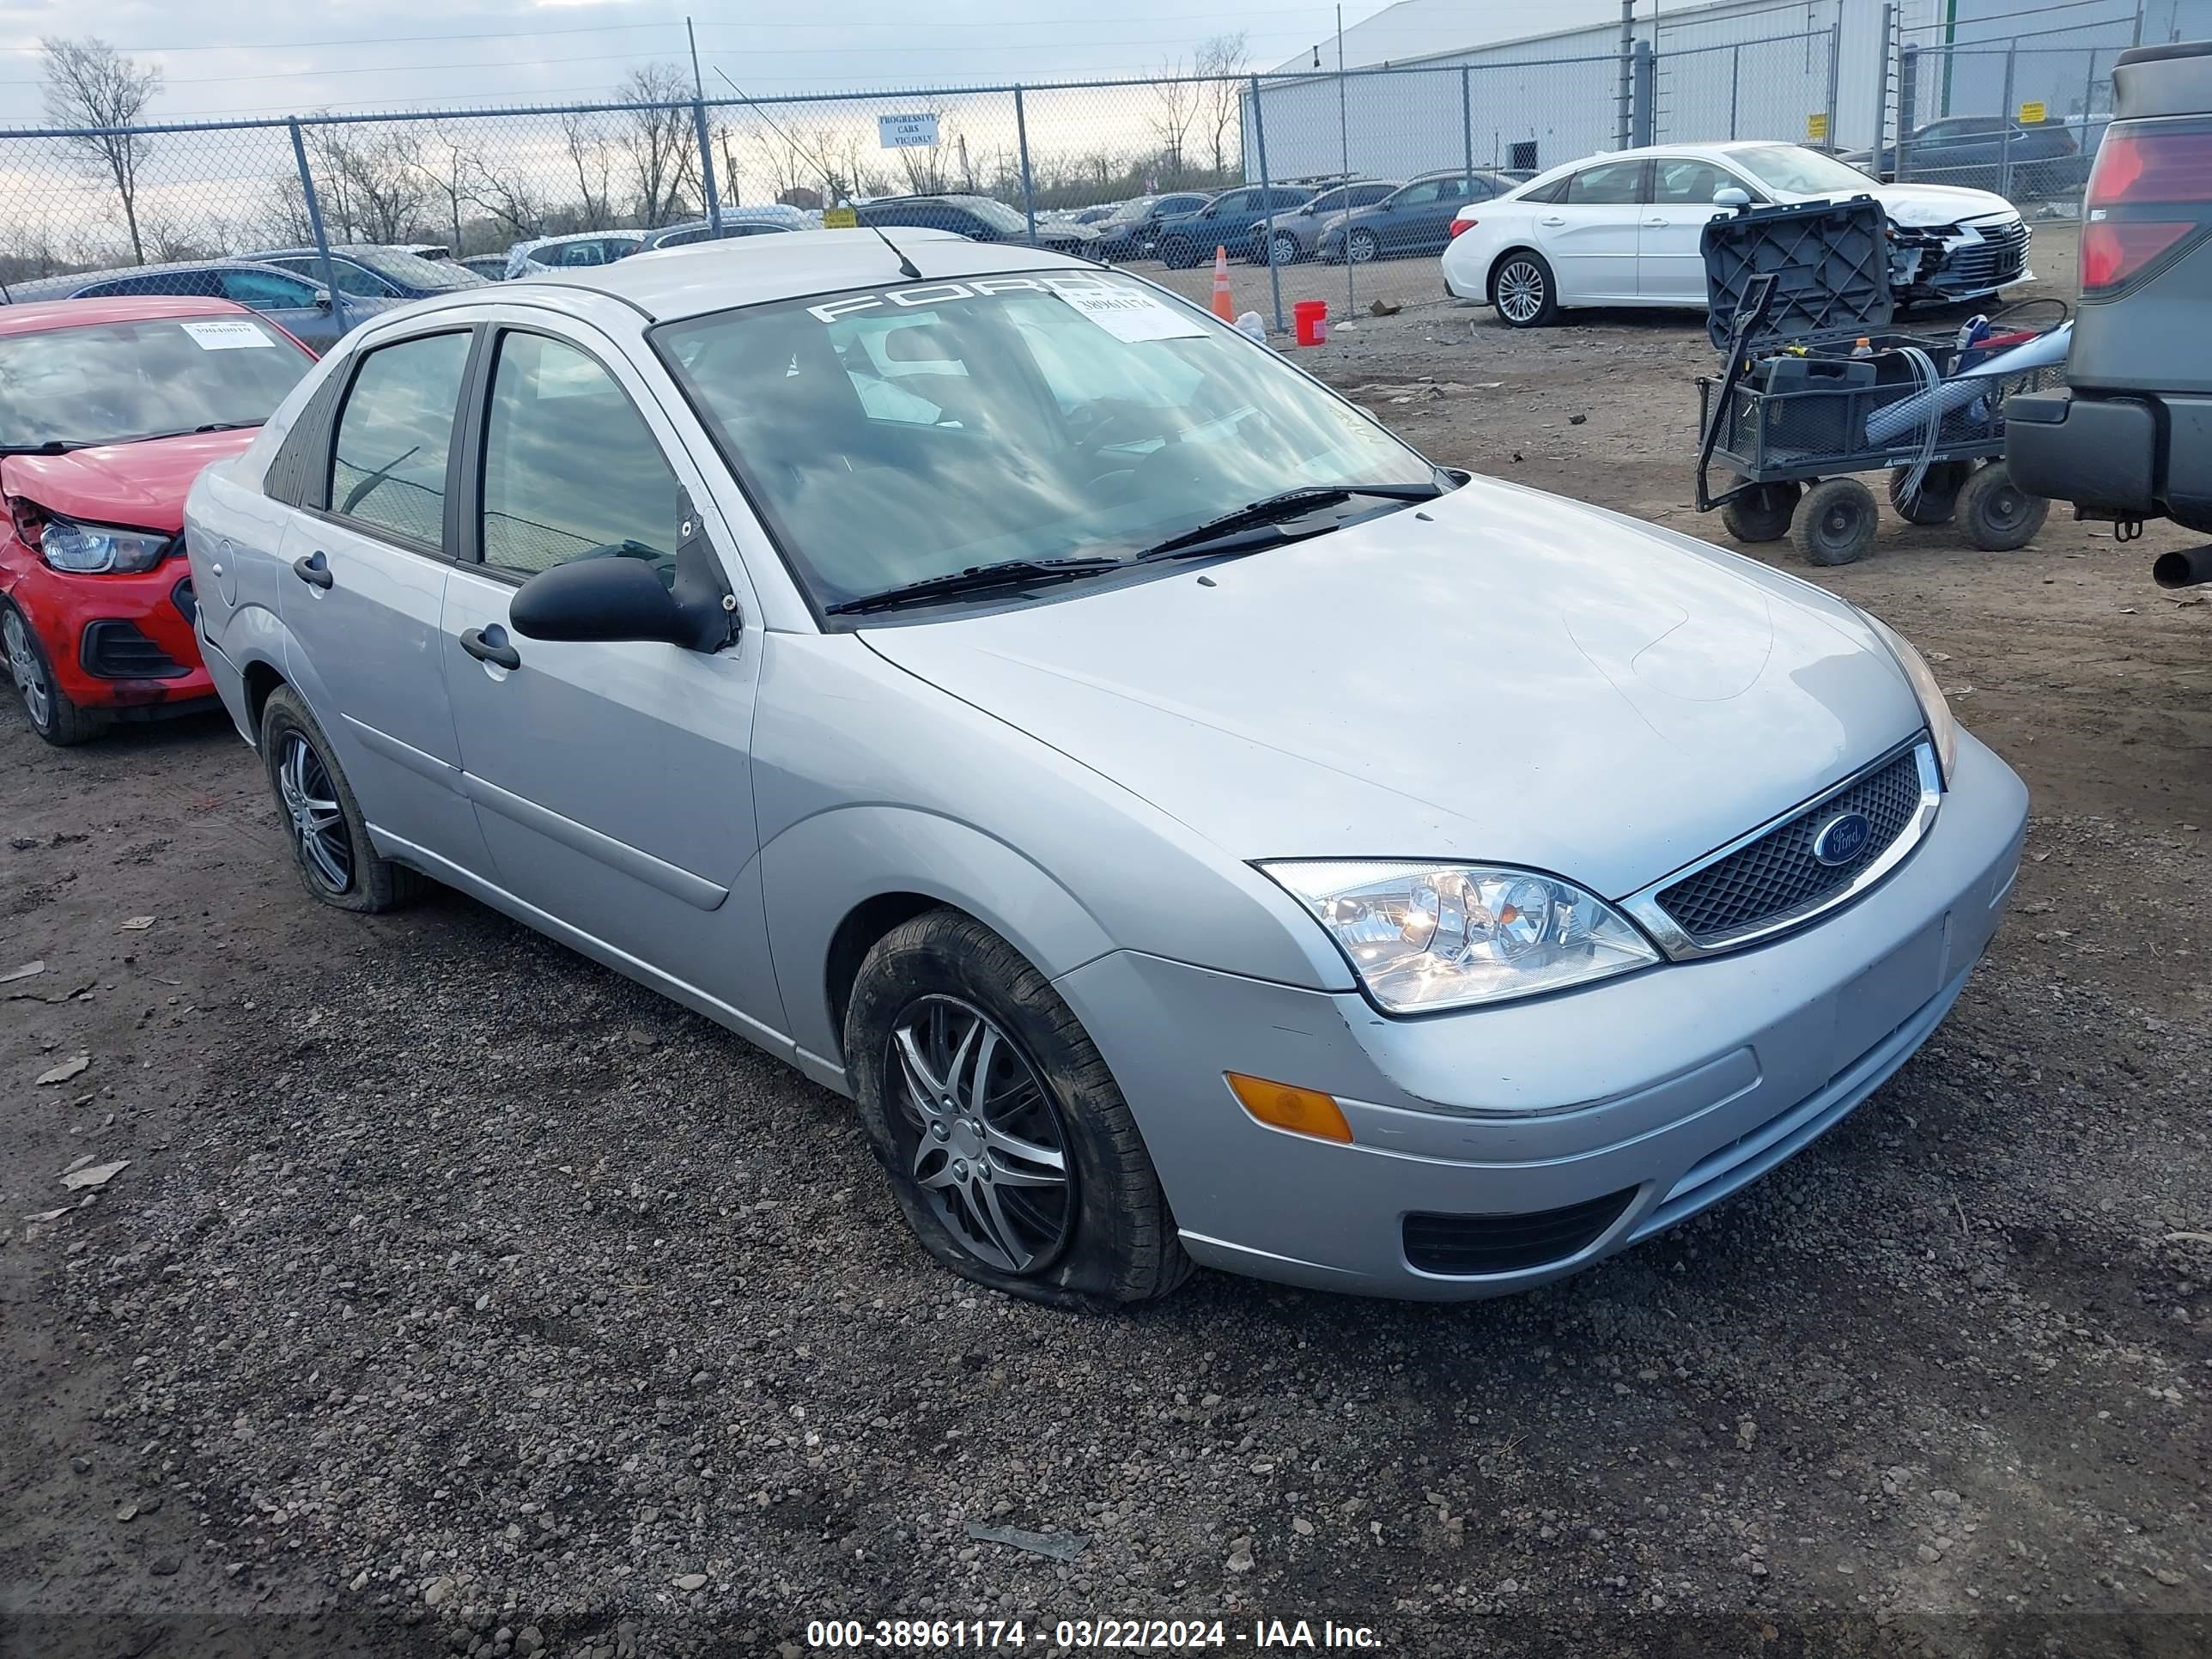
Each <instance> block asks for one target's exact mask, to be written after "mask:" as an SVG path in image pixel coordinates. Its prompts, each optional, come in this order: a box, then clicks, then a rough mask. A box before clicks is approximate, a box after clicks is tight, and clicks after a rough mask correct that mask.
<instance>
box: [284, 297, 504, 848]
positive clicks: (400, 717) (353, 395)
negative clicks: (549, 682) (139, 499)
mask: <svg viewBox="0 0 2212 1659" xmlns="http://www.w3.org/2000/svg"><path fill="white" fill-rule="evenodd" d="M473 338H474V336H473V334H472V333H471V331H470V330H468V329H465V328H460V329H448V330H447V331H444V332H441V333H435V334H423V335H419V336H416V337H414V338H411V339H405V340H399V341H397V342H395V343H392V344H391V345H385V346H379V347H377V348H376V349H374V350H373V351H368V352H364V353H363V354H362V356H361V358H360V361H359V362H358V364H357V365H356V367H355V369H354V374H353V380H352V384H351V385H350V386H349V387H348V389H347V391H346V395H345V401H344V403H343V404H341V405H340V406H339V410H338V416H337V423H336V436H335V439H334V441H333V442H332V445H331V456H330V463H329V465H330V470H329V471H328V473H327V474H326V475H325V477H324V478H322V479H320V480H319V481H318V482H317V483H316V484H315V485H314V486H313V488H312V489H311V490H310V492H309V496H308V500H309V502H310V505H309V506H308V507H304V508H301V509H300V510H297V511H295V512H293V513H289V515H288V517H289V523H288V524H287V526H286V528H285V531H284V538H283V544H282V548H281V550H280V551H281V556H282V557H283V561H284V562H285V563H286V564H288V565H289V566H290V568H289V569H288V570H285V571H283V572H282V573H281V574H279V577H278V581H279V584H280V586H279V587H278V590H277V592H278V600H277V614H278V615H279V616H281V617H283V622H284V628H285V631H286V633H287V634H288V635H289V636H290V647H297V649H296V650H293V649H291V648H290V647H288V648H287V653H286V661H285V666H286V669H287V671H288V675H289V678H290V679H291V681H292V683H293V684H295V685H296V686H298V687H299V688H300V690H301V693H302V695H304V696H306V697H307V704H308V707H309V708H311V709H313V712H314V715H315V720H316V722H317V724H319V726H321V727H322V728H323V735H324V736H325V737H326V738H329V739H330V742H331V746H332V747H333V748H334V749H335V750H337V760H338V764H339V766H340V767H342V768H343V769H344V772H345V775H346V776H347V778H348V779H349V781H351V783H352V785H353V789H354V794H355V796H356V799H359V801H360V802H361V810H362V816H363V817H366V818H367V819H368V825H369V829H370V832H371V835H372V836H373V838H374V840H375V842H376V843H377V848H378V851H380V853H384V854H391V853H392V852H394V851H398V853H399V854H401V856H402V857H403V858H404V860H406V861H408V862H410V863H417V864H421V865H422V866H423V867H425V868H426V869H428V870H430V871H431V872H433V873H435V872H437V871H438V868H439V866H441V865H451V866H458V867H459V868H460V869H462V870H464V871H470V872H481V870H482V869H483V864H484V856H483V840H482V838H481V837H480V836H478V835H477V827H476V815H475V813H474V812H473V811H471V808H470V806H469V804H468V802H467V800H466V799H465V798H464V797H463V796H462V794H461V793H460V778H461V773H460V747H459V743H458V742H457V740H456V738H455V736H454V732H453V713H452V710H451V708H450V707H449V705H448V704H447V698H446V683H445V670H444V668H443V666H442V665H441V660H440V658H441V652H440V649H439V634H438V629H439V624H440V621H441V616H442V613H443V611H444V606H445V597H446V576H447V570H448V568H450V567H449V565H448V562H447V553H448V550H449V546H450V539H451V535H452V528H453V527H452V526H449V525H448V523H447V510H446V508H447V493H448V477H447V474H448V472H449V471H451V458H452V451H453V431H454V416H455V412H456V411H457V410H459V407H460V404H461V394H462V388H463V387H464V386H465V384H466V380H467V368H468V362H469V352H470V348H471V342H472V340H473Z"/></svg>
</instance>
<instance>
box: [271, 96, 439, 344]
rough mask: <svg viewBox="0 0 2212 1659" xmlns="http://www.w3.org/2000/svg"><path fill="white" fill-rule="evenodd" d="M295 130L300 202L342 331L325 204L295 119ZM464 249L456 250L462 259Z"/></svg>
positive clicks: (341, 317) (332, 311)
mask: <svg viewBox="0 0 2212 1659" xmlns="http://www.w3.org/2000/svg"><path fill="white" fill-rule="evenodd" d="M285 125H288V126H289V127H290V128H291V129H292V159H293V160H294V161H297V162H298V163H299V164H300V199H301V201H303V202H305V203H306V204H307V228H308V230H309V231H310V232H312V233H313V235H314V238H315V258H316V260H317V261H318V263H319V264H321V266H322V268H323V292H324V293H325V294H327V295H330V296H331V316H332V317H333V318H334V319H337V322H338V323H339V324H340V325H341V327H343V324H344V322H345V313H344V311H343V308H342V307H341V302H340V301H339V299H338V280H337V271H336V270H335V269H333V268H332V266H331V242H330V238H329V237H327V236H325V235H324V234H323V210H322V204H320V203H319V202H317V201H316V200H315V175H314V174H313V173H310V172H309V171H308V170H307V140H306V139H305V138H302V137H301V136H300V124H299V122H298V121H297V120H296V119H295V120H292V121H289V122H287V123H286V124H285ZM460 252H461V251H460V249H459V248H455V249H454V250H453V253H454V256H455V257H456V258H458V257H459V254H460Z"/></svg>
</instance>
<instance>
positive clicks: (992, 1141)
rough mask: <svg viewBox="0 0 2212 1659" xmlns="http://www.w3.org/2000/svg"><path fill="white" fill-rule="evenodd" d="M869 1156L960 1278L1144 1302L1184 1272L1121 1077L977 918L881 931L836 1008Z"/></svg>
mask: <svg viewBox="0 0 2212 1659" xmlns="http://www.w3.org/2000/svg"><path fill="white" fill-rule="evenodd" d="M844 1035H845V1055H846V1063H847V1065H848V1067H849V1068H850V1076H851V1078H852V1081H853V1091H854V1099H855V1101H856V1102H857V1103H858V1106H859V1115H860V1125H861V1127H862V1129H863V1130H864V1131H865V1132H866V1135H867V1138H868V1145H869V1148H870V1150H871V1151H872V1152H874V1153H875V1156H876V1158H877V1161H878V1163H879V1164H882V1166H883V1170H884V1176H885V1178H886V1179H887V1180H888V1181H889V1182H890V1188H891V1192H892V1195H893V1196H894V1197H895V1198H896V1200H897V1201H898V1206H899V1209H900V1211H901V1212H902V1213H903V1214H904V1215H905V1217H906V1220H907V1225H908V1226H910V1227H912V1228H913V1229H914V1231H915V1235H916V1236H917V1237H919V1238H920V1239H921V1243H922V1245H923V1247H924V1248H925V1249H927V1250H928V1252H929V1253H930V1255H933V1256H934V1257H935V1258H936V1259H937V1260H938V1261H939V1262H940V1263H941V1264H942V1265H944V1266H945V1267H949V1268H951V1270H952V1271H953V1272H954V1273H958V1274H960V1275H961V1276H962V1277H963V1278H964V1279H972V1280H974V1281H975V1283H977V1284H979V1285H988V1286H990V1287H991V1288H992V1289H994V1290H1000V1291H1007V1292H1009V1293H1010V1294H1012V1295H1015V1296H1019V1297H1027V1298H1029V1299H1030V1300H1032V1301H1039V1302H1050V1303H1057V1304H1078V1305H1080V1304H1096V1303H1121V1302H1141V1301H1146V1300H1148V1299H1150V1298H1152V1297H1158V1296H1164V1295H1165V1294H1166V1293H1167V1292H1168V1291H1171V1290H1173V1289H1174V1288H1175V1287H1176V1285H1179V1284H1181V1283H1182V1280H1183V1279H1184V1277H1185V1276H1186V1275H1187V1274H1188V1273H1189V1271H1190V1267H1191V1262H1190V1258H1189V1257H1188V1256H1187V1255H1184V1254H1183V1250H1182V1244H1181V1243H1180V1242H1179V1240H1178V1239H1177V1237H1176V1227H1175V1220H1174V1218H1173V1217H1172V1216H1170V1214H1169V1212H1168V1206H1167V1199H1166V1196H1165V1195H1164V1194H1163V1193H1162V1192H1161V1190H1160V1183H1159V1177H1158V1176H1157V1175H1155V1174H1154V1173H1153V1170H1152V1160H1151V1158H1148V1157H1147V1156H1146V1152H1145V1146H1144V1142H1143V1140H1142V1139H1140V1138H1139V1135H1138V1133H1137V1126H1136V1122H1135V1120H1134V1119H1133V1118H1132V1117H1131V1115H1130V1114H1129V1108H1128V1105H1127V1103H1126V1102H1124V1101H1123V1100H1122V1098H1121V1091H1120V1089H1118V1088H1117V1087H1116V1086H1115V1082H1114V1078H1113V1074H1112V1073H1110V1072H1109V1071H1108V1070H1107V1068H1106V1062H1105V1060H1103V1058H1102V1057H1101V1056H1100V1054H1099V1053H1098V1050H1097V1048H1096V1047H1095V1046H1094V1045H1093V1044H1092V1042H1091V1038H1090V1036H1088V1034H1086V1033H1085V1030H1084V1029H1083V1027H1082V1025H1081V1024H1079V1022H1078V1021H1077V1019H1076V1018H1075V1015H1074V1013H1073V1012H1072V1011H1071V1010H1070V1009H1069V1008H1068V1006H1067V1005H1066V1003H1065V1002H1063V1001H1061V1000H1060V996H1059V994H1057V993H1056V992H1054V989H1053V988H1052V986H1051V983H1050V982H1049V981H1048V980H1047V979H1046V978H1045V977H1044V975H1042V974H1041V973H1039V972H1038V971H1037V969H1036V967H1035V966H1034V965H1033V964H1031V963H1030V961H1029V960H1028V959H1027V958H1026V957H1024V956H1023V955H1022V954H1021V952H1019V951H1017V950H1015V949H1014V947H1013V946H1012V945H1009V944H1007V943H1006V940H1005V939H1000V937H999V936H998V935H997V934H996V933H993V932H992V931H991V930H990V929H989V928H987V927H984V926H983V924H982V923H981V922H980V921H976V920H975V918H974V917H972V916H968V915H962V914H961V913H960V912H958V911H957V910H950V909H939V910H930V911H927V912H925V913H923V914H922V915H919V916H916V917H915V918H914V919H913V920H911V921H906V922H903V923H902V924H900V925H899V926H898V927H895V928H893V929H892V930H891V931H890V933H887V934H885V935H884V938H883V939H880V940H879V941H878V943H877V945H876V946H875V948H874V949H873V950H872V951H869V952H868V955H867V959H866V961H865V962H863V963H861V965H860V977H859V979H858V980H857V981H855V982H854V987H853V1000H852V1003H851V1006H850V1007H849V1008H848V1010H847V1012H846V1015H845V1034H844Z"/></svg>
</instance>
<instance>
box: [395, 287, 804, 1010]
mask: <svg viewBox="0 0 2212 1659" xmlns="http://www.w3.org/2000/svg"><path fill="white" fill-rule="evenodd" d="M477 380H478V390H477V394H476V398H477V413H475V414H472V415H471V417H470V426H471V433H470V438H469V442H470V446H471V456H472V460H471V465H469V466H468V467H467V468H466V471H467V475H468V477H469V480H470V483H469V485H468V489H469V492H470V494H469V499H468V501H466V502H465V507H464V509H463V511H464V516H465V523H466V527H467V544H466V547H465V557H464V558H463V559H462V561H461V562H459V563H458V564H457V565H456V566H455V568H454V570H453V576H452V579H451V581H450V583H449V584H448V586H447V595H446V605H445V614H444V618H443V624H442V627H441V639H440V641H439V650H440V653H441V658H442V661H443V665H444V669H445V673H446V677H447V684H450V685H451V686H452V688H453V716H454V723H455V726H456V729H457V731H458V733H459V741H460V747H461V756H462V764H463V767H464V769H465V774H466V777H465V783H464V786H463V787H465V789H466V790H467V792H468V793H469V796H470V798H471V800H473V801H474V803H475V805H476V811H477V822H478V823H479V824H480V826H481V828H482V833H483V839H484V842H485V843H486V845H487V846H488V847H489V849H490V852H491V856H492V862H493V865H494V867H495V871H496V880H497V882H498V884H499V885H500V886H501V888H503V889H504V890H506V891H507V893H508V894H510V895H512V896H513V897H514V898H515V899H518V900H520V902H522V903H524V904H526V905H527V906H529V907H530V908H532V910H533V911H535V912H537V913H538V914H539V915H542V916H544V917H546V918H549V919H550V921H551V922H552V923H554V924H556V927H555V931H556V932H561V931H562V930H564V929H565V930H567V931H566V932H565V933H563V936H564V937H568V938H569V939H570V940H571V942H572V943H574V944H576V945H580V947H581V948H584V949H586V950H588V951H592V952H594V953H595V954H597V955H599V956H600V957H602V959H616V960H618V961H619V962H620V963H624V964H631V963H635V964H643V965H644V966H645V967H647V968H648V969H651V970H652V973H653V975H658V976H659V978H660V979H661V981H662V982H663V988H664V989H667V990H670V991H671V993H673V994H678V996H679V997H684V998H685V999H686V1000H694V1001H695V1006H696V998H698V997H704V998H707V999H709V1000H712V1001H713V1002H714V1004H715V1005H717V1007H718V1008H720V1009H726V1010H732V1011H737V1012H741V1013H743V1014H744V1015H745V1016H746V1017H748V1018H751V1019H754V1020H756V1021H757V1022H759V1023H760V1024H763V1026H765V1027H767V1028H768V1029H769V1030H776V1029H780V1026H781V1018H782V1016H781V1002H780V1000H779V999H778V997H777V994H776V993H775V981H774V976H773V975H772V974H771V973H770V972H769V963H768V952H767V935H766V932H765V929H764V928H763V925H762V921H761V899H760V890H759V879H758V866H757V862H756V860H755V854H756V853H757V850H758V842H757V836H756V833H755V829H754V824H753V804H752V801H753V780H752V770H751V766H750V758H749V754H750V743H751V737H752V722H753V708H754V690H755V686H756V683H757V679H758V676H759V671H760V662H761V653H762V650H763V645H764V636H763V634H762V632H761V630H760V629H758V628H757V627H756V626H747V627H745V628H744V629H743V630H742V632H741V634H740V636H739V639H738V643H737V644H736V645H735V646H733V647H730V648H728V649H726V650H723V651H720V652H717V653H711V654H709V653H702V652H696V651H689V650H685V649H683V648H682V647H678V646H673V645H665V644H659V643H645V642H623V643H613V644H610V643H599V642H558V643H556V642H553V641H543V640H532V639H525V638H523V637H522V636H520V635H517V634H515V633H513V632H512V631H511V630H510V629H509V628H508V626H507V606H508V604H509V602H510V601H511V600H512V599H513V597H514V594H515V592H516V591H517V589H519V588H520V586H522V585H523V584H524V583H525V582H526V581H527V580H529V579H530V578H531V577H532V576H533V575H535V574H538V573H539V572H541V571H544V570H548V569H550V568H554V567H555V566H556V565H561V564H565V563H568V562H571V561H574V560H578V559H599V558H635V559H641V560H644V561H647V562H649V563H651V564H653V567H654V568H656V570H658V571H659V573H660V574H662V576H663V579H664V580H672V577H673V574H674V567H675V556H676V552H677V550H678V548H679V547H680V546H682V545H683V544H684V543H685V542H687V541H690V540H691V539H692V538H696V537H702V536H703V537H704V538H706V541H707V542H708V544H711V545H712V546H713V547H714V549H717V550H720V562H721V564H722V568H723V570H724V573H725V574H726V576H727V577H728V578H729V580H730V581H731V584H732V588H733V591H734V592H736V593H737V595H738V616H739V617H741V618H751V617H757V616H758V615H759V610H758V606H757V605H756V604H755V603H754V601H753V598H752V594H751V591H750V587H749V586H747V585H746V584H745V581H744V572H743V570H742V568H739V567H738V566H737V564H736V562H735V560H734V557H733V556H732V554H731V552H730V550H731V549H732V548H733V547H734V546H735V542H734V541H733V540H732V538H731V537H730V535H729V533H728V531H727V529H726V526H722V525H721V524H720V522H719V520H715V519H714V516H713V507H712V502H711V498H710V496H709V495H708V490H707V489H706V484H705V478H704V477H703V475H702V473H701V472H700V471H698V469H697V467H696V465H695V464H694V462H693V461H692V459H691V458H690V454H689V453H688V452H687V450H686V449H685V447H684V442H683V440H682V437H681V435H680V431H679V428H677V427H676V425H675V424H674V423H673V422H671V420H670V418H669V416H668V415H667V414H666V412H665V409H664V407H663V406H662V404H660V402H659V398H657V396H656V394H655V392H654V391H653V387H652V386H650V385H648V384H647V382H646V381H645V380H643V379H642V377H641V376H640V374H638V372H637V370H636V369H635V367H634V366H632V365H631V364H630V363H629V362H628V361H627V360H626V359H625V357H624V356H623V354H622V353H621V351H620V349H618V348H617V346H616V344H615V343H613V342H612V341H611V340H609V339H607V338H606V337H605V336H603V335H601V334H599V333H598V332H597V331H593V330H591V329H588V328H586V327H585V326H584V325H581V324H577V323H573V322H570V321H568V320H566V319H551V318H545V319H538V318H535V317H533V318H532V319H531V320H530V321H529V322H528V323H527V324H526V325H525V324H524V323H522V322H520V321H518V322H515V323H513V324H512V325H506V326H503V327H501V328H500V329H499V330H497V331H494V332H493V334H492V337H491V339H490V341H489V345H488V348H487V353H486V356H485V358H484V362H483V367H482V368H481V369H480V370H479V373H478V377H477Z"/></svg>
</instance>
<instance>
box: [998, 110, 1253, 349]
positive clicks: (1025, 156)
mask: <svg viewBox="0 0 2212 1659" xmlns="http://www.w3.org/2000/svg"><path fill="white" fill-rule="evenodd" d="M1249 87H1250V88H1251V97H1252V144H1253V148H1254V149H1256V150H1257V151H1258V152H1259V157H1258V159H1259V162H1260V199H1261V201H1263V202H1265V203H1266V204H1267V232H1266V234H1267V295H1268V302H1269V303H1270V304H1271V305H1272V306H1273V307H1274V312H1275V332H1276V333H1278V334H1280V333H1281V332H1282V331H1283V273H1282V270H1281V268H1280V267H1279V266H1278V265H1277V264H1275V186H1274V182H1273V179H1270V178H1269V177H1268V175H1267V113H1266V112H1265V111H1263V110H1262V109H1261V107H1260V77H1259V76H1256V75H1255V76H1252V77H1251V80H1250V82H1249ZM1022 165H1023V167H1024V169H1025V170H1026V168H1027V167H1028V165H1029V161H1028V155H1027V152H1026V151H1025V152H1024V155H1023V162H1022Z"/></svg>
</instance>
